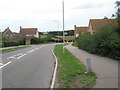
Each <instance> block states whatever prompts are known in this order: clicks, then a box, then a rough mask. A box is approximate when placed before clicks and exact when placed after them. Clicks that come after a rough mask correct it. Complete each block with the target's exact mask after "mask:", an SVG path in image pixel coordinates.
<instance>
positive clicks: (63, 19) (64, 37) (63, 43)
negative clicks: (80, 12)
mask: <svg viewBox="0 0 120 90" xmlns="http://www.w3.org/2000/svg"><path fill="white" fill-rule="evenodd" d="M62 5H63V53H64V52H65V50H64V43H65V34H64V27H65V26H64V0H63V2H62Z"/></svg>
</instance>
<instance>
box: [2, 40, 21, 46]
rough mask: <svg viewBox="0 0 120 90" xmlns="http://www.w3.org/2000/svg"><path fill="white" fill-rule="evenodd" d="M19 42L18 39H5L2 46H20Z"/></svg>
mask: <svg viewBox="0 0 120 90" xmlns="http://www.w3.org/2000/svg"><path fill="white" fill-rule="evenodd" d="M18 45H19V42H17V41H3V42H2V47H10V46H18Z"/></svg>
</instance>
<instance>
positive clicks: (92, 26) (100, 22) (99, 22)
mask: <svg viewBox="0 0 120 90" xmlns="http://www.w3.org/2000/svg"><path fill="white" fill-rule="evenodd" d="M116 23H117V20H116V19H90V21H89V31H90V32H91V34H93V33H94V32H96V31H97V30H98V29H99V28H101V27H103V26H107V25H112V24H116Z"/></svg>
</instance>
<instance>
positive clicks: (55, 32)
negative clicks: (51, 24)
mask: <svg viewBox="0 0 120 90" xmlns="http://www.w3.org/2000/svg"><path fill="white" fill-rule="evenodd" d="M65 33H66V36H74V30H66V31H65ZM48 34H49V35H56V36H63V31H50V32H49V33H48Z"/></svg>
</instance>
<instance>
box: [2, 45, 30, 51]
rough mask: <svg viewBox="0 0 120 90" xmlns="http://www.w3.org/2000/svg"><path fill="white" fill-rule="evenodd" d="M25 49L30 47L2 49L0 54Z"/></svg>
mask: <svg viewBox="0 0 120 90" xmlns="http://www.w3.org/2000/svg"><path fill="white" fill-rule="evenodd" d="M27 47H30V46H21V47H15V48H8V49H2V50H0V52H7V51H13V50H17V49H22V48H27Z"/></svg>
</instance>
